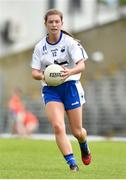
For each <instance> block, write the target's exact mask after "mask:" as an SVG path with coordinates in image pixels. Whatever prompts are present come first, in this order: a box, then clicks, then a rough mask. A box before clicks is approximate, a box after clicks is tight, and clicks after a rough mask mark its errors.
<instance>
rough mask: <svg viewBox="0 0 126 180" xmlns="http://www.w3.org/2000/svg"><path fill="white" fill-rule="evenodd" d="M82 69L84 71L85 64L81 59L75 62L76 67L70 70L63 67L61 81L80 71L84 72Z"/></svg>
mask: <svg viewBox="0 0 126 180" xmlns="http://www.w3.org/2000/svg"><path fill="white" fill-rule="evenodd" d="M84 69H85V62H84V59H81V60H79V61H77V63H76V66H75V67H73V68H71V69H68V68H66V67H64V70H63V71H62V76H63V79H67V78H68V77H69V76H71V75H74V74H78V73H81V72H82V71H84Z"/></svg>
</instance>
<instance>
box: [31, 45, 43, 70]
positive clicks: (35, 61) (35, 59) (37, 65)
mask: <svg viewBox="0 0 126 180" xmlns="http://www.w3.org/2000/svg"><path fill="white" fill-rule="evenodd" d="M40 59H41V58H40V54H39V49H38V48H37V47H35V49H34V52H33V55H32V62H31V67H32V68H33V69H38V70H40V69H41V60H40Z"/></svg>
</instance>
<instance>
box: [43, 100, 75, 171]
mask: <svg viewBox="0 0 126 180" xmlns="http://www.w3.org/2000/svg"><path fill="white" fill-rule="evenodd" d="M45 109H46V114H47V117H48V119H49V122H50V123H51V125H52V127H53V130H54V133H55V138H56V142H57V145H58V147H59V149H60V151H61V152H62V154H63V156H64V158H65V160H66V162H67V163H68V164H69V166H70V169H71V170H73V171H77V170H78V167H77V166H76V161H75V158H74V155H73V152H72V147H71V143H70V141H69V139H68V137H67V135H66V130H65V123H64V106H63V104H62V103H61V102H54V101H53V102H48V103H47V104H46V107H45ZM73 166H74V168H73ZM75 166H76V167H75Z"/></svg>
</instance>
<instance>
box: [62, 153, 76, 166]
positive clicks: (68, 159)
mask: <svg viewBox="0 0 126 180" xmlns="http://www.w3.org/2000/svg"><path fill="white" fill-rule="evenodd" d="M64 158H65V160H66V162H67V164H69V166H70V165H75V164H76V160H75V158H74V155H73V154H67V155H65V156H64Z"/></svg>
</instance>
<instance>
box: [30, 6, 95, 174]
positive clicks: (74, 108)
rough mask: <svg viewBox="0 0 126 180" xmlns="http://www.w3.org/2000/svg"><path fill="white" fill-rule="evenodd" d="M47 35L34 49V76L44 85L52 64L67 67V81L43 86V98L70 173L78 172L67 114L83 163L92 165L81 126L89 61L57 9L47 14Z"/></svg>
mask: <svg viewBox="0 0 126 180" xmlns="http://www.w3.org/2000/svg"><path fill="white" fill-rule="evenodd" d="M44 22H45V27H46V28H47V32H48V33H47V35H46V36H45V37H44V38H43V39H42V40H40V42H38V43H37V44H36V46H35V49H34V53H33V57H32V63H31V67H32V76H33V78H34V79H36V80H42V81H43V82H44V70H45V68H46V67H47V66H48V65H50V64H59V65H62V66H63V67H64V70H63V71H62V77H63V79H65V82H64V83H63V84H61V85H58V86H55V87H54V86H48V85H47V84H46V82H45V83H43V84H42V97H43V99H44V102H45V110H46V114H47V117H48V120H49V122H50V123H51V125H52V128H53V130H54V134H55V138H56V143H57V145H58V147H59V149H60V151H61V153H62V154H63V156H64V158H65V160H66V162H67V163H68V165H69V167H70V170H71V171H73V172H76V171H78V170H79V168H78V165H77V162H76V160H75V157H74V154H73V151H72V147H71V143H70V141H69V139H68V137H67V134H66V130H65V122H64V111H65V112H66V114H67V117H68V120H69V124H70V128H71V132H72V134H73V135H74V136H75V137H76V138H77V140H78V143H79V146H80V150H81V157H82V162H83V163H84V164H85V165H88V164H90V162H91V153H90V151H89V148H88V145H87V132H86V130H85V129H84V128H83V127H82V105H83V104H84V103H85V98H84V90H83V88H82V86H81V83H80V81H79V80H80V77H81V72H83V71H84V69H85V60H86V59H87V58H88V57H87V54H86V52H85V50H84V49H83V47H82V46H81V44H80V43H79V42H78V41H77V40H75V39H74V38H73V37H72V36H71V35H70V34H69V33H67V32H66V31H64V30H62V26H63V15H62V13H61V12H60V11H58V10H56V9H50V10H48V11H47V13H46V14H45V17H44Z"/></svg>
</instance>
